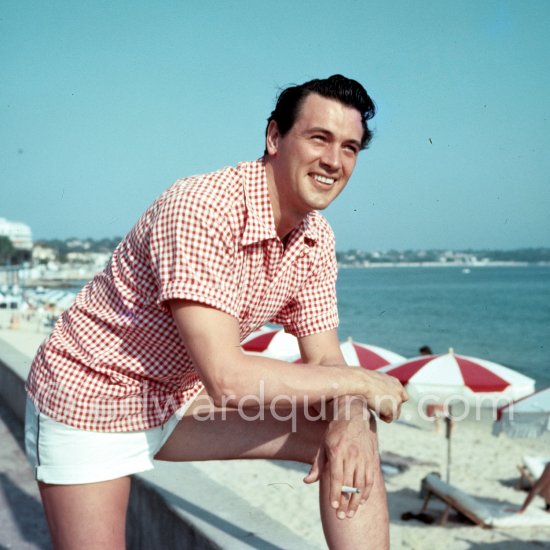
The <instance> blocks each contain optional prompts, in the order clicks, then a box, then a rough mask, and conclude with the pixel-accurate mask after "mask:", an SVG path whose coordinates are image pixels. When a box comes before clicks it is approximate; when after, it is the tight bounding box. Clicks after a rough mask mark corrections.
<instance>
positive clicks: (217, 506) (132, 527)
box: [0, 339, 318, 550]
mask: <svg viewBox="0 0 550 550" xmlns="http://www.w3.org/2000/svg"><path fill="white" fill-rule="evenodd" d="M30 363H31V359H30V358H29V357H27V356H26V355H25V354H23V353H21V352H19V351H18V350H17V349H15V348H14V347H12V346H10V345H9V344H8V343H7V342H5V341H4V340H2V339H0V399H2V400H3V401H4V403H6V404H7V405H8V406H9V407H10V408H11V409H12V410H13V411H14V413H15V415H16V416H17V418H18V419H19V420H20V421H21V422H24V417H25V400H26V393H25V389H24V381H25V379H26V377H27V373H28V370H29V367H30ZM126 534H127V546H128V548H129V549H132V550H134V549H135V550H150V549H151V548H169V549H176V548H192V549H193V550H219V549H229V550H241V549H243V550H244V549H248V550H249V549H250V548H256V549H261V550H277V549H285V550H314V549H315V548H317V549H318V547H316V546H312V545H311V544H310V543H309V542H308V541H306V540H304V539H302V538H300V537H299V536H298V535H296V534H295V533H294V532H292V531H290V530H289V529H288V528H286V527H285V526H284V525H281V524H280V523H278V522H276V521H275V520H273V519H272V518H271V517H269V516H267V515H266V514H265V513H264V512H262V510H260V509H258V508H254V507H253V506H250V504H249V503H248V502H247V501H245V500H244V499H242V498H241V497H239V496H238V495H236V494H235V493H233V492H232V491H230V490H229V489H226V488H225V487H223V486H222V485H220V484H219V483H216V482H215V481H213V480H211V479H210V478H209V477H207V476H206V475H204V474H203V473H202V472H201V471H200V470H198V469H197V468H196V467H194V466H193V464H192V463H173V462H157V463H156V465H155V470H152V471H150V472H145V473H144V474H140V475H136V476H134V477H133V479H132V490H131V494H130V504H129V507H128V521H127V524H126Z"/></svg>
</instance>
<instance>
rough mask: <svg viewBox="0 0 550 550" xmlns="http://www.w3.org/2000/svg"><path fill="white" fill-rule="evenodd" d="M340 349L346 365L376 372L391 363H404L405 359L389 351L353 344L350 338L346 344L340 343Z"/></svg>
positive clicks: (357, 343)
mask: <svg viewBox="0 0 550 550" xmlns="http://www.w3.org/2000/svg"><path fill="white" fill-rule="evenodd" d="M340 349H341V350H342V354H343V355H344V359H345V360H346V363H347V364H348V365H358V366H360V367H363V368H365V369H369V370H377V369H379V368H381V367H386V366H387V365H391V364H393V363H400V362H402V361H405V357H403V356H402V355H399V354H398V353H394V352H393V351H390V350H389V349H385V348H380V347H378V346H372V345H369V344H360V343H359V342H354V341H353V340H352V339H351V338H348V340H347V341H346V342H342V343H341V344H340Z"/></svg>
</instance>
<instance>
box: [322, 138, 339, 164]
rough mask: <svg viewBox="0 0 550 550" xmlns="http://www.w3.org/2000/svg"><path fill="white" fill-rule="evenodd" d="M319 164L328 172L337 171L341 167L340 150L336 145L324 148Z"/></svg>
mask: <svg viewBox="0 0 550 550" xmlns="http://www.w3.org/2000/svg"><path fill="white" fill-rule="evenodd" d="M321 162H322V163H323V165H325V166H326V167H327V168H328V169H330V170H338V169H339V168H340V166H341V165H342V159H341V153H340V148H339V147H338V146H337V145H336V144H334V145H332V144H330V145H328V146H327V147H325V149H324V151H323V155H322V157H321Z"/></svg>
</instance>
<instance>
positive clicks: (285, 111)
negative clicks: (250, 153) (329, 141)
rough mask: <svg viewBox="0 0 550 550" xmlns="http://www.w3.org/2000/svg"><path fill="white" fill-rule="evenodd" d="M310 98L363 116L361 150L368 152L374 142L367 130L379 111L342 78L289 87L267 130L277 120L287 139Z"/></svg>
mask: <svg viewBox="0 0 550 550" xmlns="http://www.w3.org/2000/svg"><path fill="white" fill-rule="evenodd" d="M310 94H318V95H320V96H323V97H327V98H329V99H336V100H337V101H339V102H340V103H343V104H344V105H348V106H350V107H353V108H355V109H357V110H358V111H359V112H360V113H361V124H362V126H363V139H362V140H361V149H366V148H367V146H368V144H369V142H370V140H371V139H372V130H371V129H370V128H369V127H368V124H367V122H368V121H369V120H370V119H371V118H372V117H373V116H374V115H375V113H376V107H375V105H374V102H373V101H372V99H371V98H370V96H369V94H368V93H367V91H366V90H365V88H363V86H361V84H359V82H357V81H356V80H352V79H350V78H346V77H345V76H342V75H341V74H335V75H332V76H329V77H328V78H324V79H319V78H316V79H314V80H310V81H309V82H305V83H304V84H299V85H296V86H289V87H288V88H286V89H284V90H283V91H282V92H281V93H280V94H279V97H278V98H277V104H276V105H275V109H273V111H272V112H271V115H270V117H269V118H268V119H267V127H269V123H270V122H271V121H272V120H274V121H275V122H276V123H277V127H278V128H279V133H280V134H281V135H282V136H284V135H285V134H286V133H287V132H288V131H289V130H290V129H291V128H292V126H293V125H294V122H295V121H296V117H297V115H298V111H299V110H300V107H301V106H302V103H303V102H304V100H305V99H306V97H307V96H308V95H310ZM267 127H266V136H267Z"/></svg>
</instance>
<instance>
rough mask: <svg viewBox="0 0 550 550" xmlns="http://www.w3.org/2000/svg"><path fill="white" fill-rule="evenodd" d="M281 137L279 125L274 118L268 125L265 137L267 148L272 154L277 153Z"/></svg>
mask: <svg viewBox="0 0 550 550" xmlns="http://www.w3.org/2000/svg"><path fill="white" fill-rule="evenodd" d="M280 137H281V134H280V133H279V126H278V125H277V123H276V122H275V121H274V120H272V121H271V122H270V123H269V125H268V127H267V132H266V138H265V148H266V150H267V152H268V153H269V154H270V155H274V154H275V153H277V150H278V148H279V138H280Z"/></svg>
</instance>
